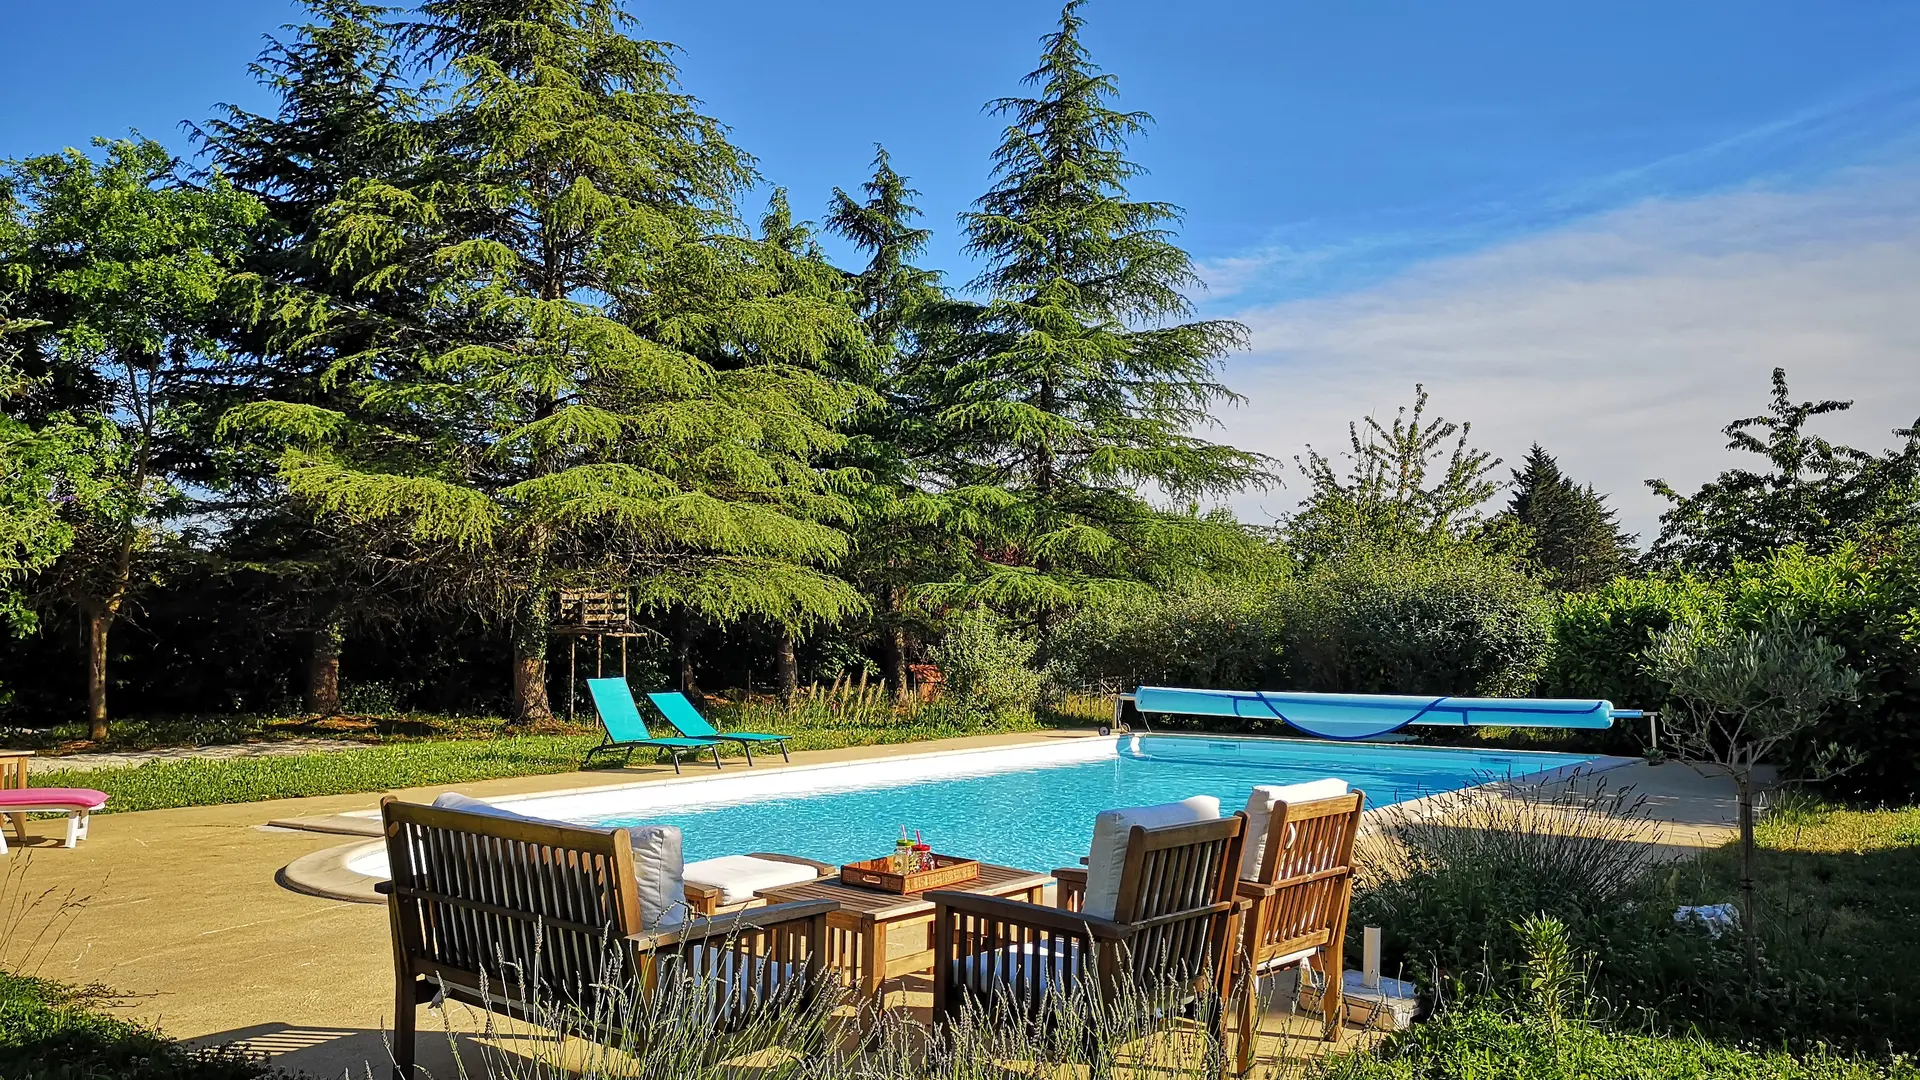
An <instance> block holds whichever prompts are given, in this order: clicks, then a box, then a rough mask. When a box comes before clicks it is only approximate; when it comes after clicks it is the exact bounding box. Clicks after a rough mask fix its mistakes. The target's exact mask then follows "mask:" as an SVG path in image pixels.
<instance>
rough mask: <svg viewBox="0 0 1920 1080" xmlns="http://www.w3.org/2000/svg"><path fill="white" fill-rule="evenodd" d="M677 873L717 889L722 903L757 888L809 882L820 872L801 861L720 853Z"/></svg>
mask: <svg viewBox="0 0 1920 1080" xmlns="http://www.w3.org/2000/svg"><path fill="white" fill-rule="evenodd" d="M681 876H682V877H683V878H685V880H686V881H688V882H689V883H691V884H694V885H704V886H706V887H707V888H710V889H719V890H720V902H721V903H723V904H744V903H746V902H747V901H749V900H751V899H753V894H754V893H756V892H759V891H760V890H761V889H777V888H779V887H780V886H782V885H797V884H799V883H800V882H802V881H812V880H813V879H814V878H816V877H819V876H820V872H819V871H818V870H816V869H814V868H813V867H811V866H807V865H805V864H804V863H790V862H781V861H780V860H778V859H756V858H754V857H753V856H751V855H722V856H720V857H719V858H717V859H701V860H700V861H699V862H690V863H688V864H687V865H686V869H685V870H684V871H683V872H682V874H681Z"/></svg>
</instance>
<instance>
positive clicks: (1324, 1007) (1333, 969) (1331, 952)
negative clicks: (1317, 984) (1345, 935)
mask: <svg viewBox="0 0 1920 1080" xmlns="http://www.w3.org/2000/svg"><path fill="white" fill-rule="evenodd" d="M1346 952H1347V949H1346V942H1345V941H1343V940H1341V939H1340V938H1337V937H1336V938H1334V939H1333V941H1332V942H1330V943H1328V945H1327V947H1326V948H1324V949H1322V950H1320V957H1321V963H1322V972H1321V974H1322V976H1323V977H1325V979H1326V980H1327V989H1326V991H1325V992H1324V993H1322V994H1321V995H1320V1002H1321V1016H1322V1017H1324V1018H1325V1019H1326V1021H1327V1027H1326V1038H1327V1041H1328V1042H1332V1043H1337V1042H1339V1041H1340V1038H1341V1036H1342V1035H1345V1034H1346V1030H1347V995H1346V982H1347V970H1346V968H1347V956H1346Z"/></svg>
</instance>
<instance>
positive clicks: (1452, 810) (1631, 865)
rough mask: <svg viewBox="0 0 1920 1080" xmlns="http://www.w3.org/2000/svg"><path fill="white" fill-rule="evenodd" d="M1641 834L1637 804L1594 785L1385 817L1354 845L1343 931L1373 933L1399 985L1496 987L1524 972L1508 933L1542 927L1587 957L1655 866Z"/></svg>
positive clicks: (1628, 910)
mask: <svg viewBox="0 0 1920 1080" xmlns="http://www.w3.org/2000/svg"><path fill="white" fill-rule="evenodd" d="M1650 831H1651V826H1650V824H1649V821H1648V808H1647V805H1646V801H1645V800H1644V799H1642V798H1640V797H1638V796H1635V795H1634V794H1633V793H1632V792H1630V791H1621V790H1615V789H1613V788H1610V787H1609V786H1608V785H1607V783H1606V781H1605V778H1604V777H1599V776H1591V777H1585V778H1575V779H1574V780H1573V781H1571V782H1568V783H1564V784H1533V783H1524V782H1508V783H1496V784H1488V785H1484V786H1482V787H1476V788H1469V789H1466V790H1464V791H1461V792H1457V793H1455V794H1452V795H1448V796H1443V797H1441V798H1439V799H1436V800H1430V801H1423V802H1420V803H1413V804H1406V805H1405V806H1397V807H1388V808H1386V809H1385V810H1383V811H1381V812H1379V813H1377V814H1375V815H1374V816H1373V817H1372V818H1371V819H1370V820H1369V826H1368V829H1367V831H1366V832H1365V833H1363V835H1362V838H1361V841H1360V844H1359V845H1358V850H1357V853H1356V858H1355V863H1356V865H1357V866H1358V867H1359V868H1360V871H1361V874H1360V877H1359V879H1358V880H1357V882H1356V885H1355V893H1354V904H1353V919H1352V926H1353V927H1355V928H1356V929H1355V932H1356V933H1357V932H1358V931H1357V928H1358V927H1360V926H1379V927H1382V928H1383V929H1384V931H1385V941H1384V944H1385V947H1386V955H1387V956H1388V957H1389V958H1390V959H1391V961H1393V962H1397V963H1398V965H1399V966H1400V967H1401V968H1402V970H1403V971H1404V972H1406V973H1408V977H1412V978H1417V979H1419V980H1421V981H1425V982H1429V983H1432V984H1435V985H1436V986H1438V987H1440V988H1442V989H1450V990H1452V991H1454V992H1460V991H1463V990H1465V989H1467V988H1468V987H1469V984H1473V985H1478V986H1483V987H1484V986H1495V987H1498V986H1506V985H1508V984H1510V983H1511V982H1512V980H1514V979H1515V978H1516V977H1517V976H1518V973H1519V970H1520V968H1521V967H1522V966H1523V964H1524V957H1523V956H1522V954H1521V952H1520V950H1519V947H1518V943H1517V942H1516V941H1515V939H1514V937H1513V935H1512V934H1511V933H1509V932H1508V928H1509V927H1510V926H1512V925H1513V924H1515V923H1519V922H1521V921H1523V920H1525V919H1527V918H1528V917H1530V916H1535V915H1547V916H1551V917H1553V918H1555V919H1558V920H1560V921H1561V922H1562V923H1563V924H1565V925H1566V926H1568V927H1571V928H1572V932H1573V933H1574V936H1575V937H1576V939H1578V940H1581V941H1583V942H1585V943H1587V944H1588V945H1590V946H1591V945H1597V944H1599V943H1601V942H1603V941H1605V940H1606V939H1607V937H1608V936H1609V934H1610V933H1611V932H1612V930H1613V928H1614V927H1616V926H1617V925H1618V924H1619V923H1620V920H1621V918H1622V916H1623V915H1628V916H1632V915H1633V911H1634V905H1635V902H1636V899H1637V897H1638V895H1639V893H1640V892H1641V891H1642V890H1643V889H1644V887H1645V882H1646V880H1647V877H1648V875H1649V873H1650V872H1651V871H1652V870H1653V869H1654V868H1655V867H1656V866H1657V865H1658V863H1659V859H1660V853H1659V850H1658V849H1657V848H1655V847H1653V846H1652V845H1650V844H1648V843H1645V842H1643V841H1644V839H1645V838H1646V837H1647V836H1648V835H1649V833H1650Z"/></svg>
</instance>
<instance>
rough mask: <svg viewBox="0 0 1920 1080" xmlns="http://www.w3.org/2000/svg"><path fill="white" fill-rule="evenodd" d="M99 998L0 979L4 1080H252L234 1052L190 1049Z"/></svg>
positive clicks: (256, 1073)
mask: <svg viewBox="0 0 1920 1080" xmlns="http://www.w3.org/2000/svg"><path fill="white" fill-rule="evenodd" d="M108 1004H109V1001H108V999H107V997H106V995H104V994H103V993H101V992H98V991H89V990H83V989H76V988H74V987H68V986H62V985H60V984H58V983H53V982H49V981H47V980H45V979H37V978H31V977H28V976H23V975H15V974H10V973H8V972H5V971H0V1076H5V1077H7V1078H8V1080H255V1078H256V1077H264V1076H266V1075H268V1070H267V1068H266V1067H265V1066H264V1065H262V1064H260V1063H259V1062H258V1061H255V1060H251V1059H249V1058H248V1057H246V1056H245V1055H244V1054H242V1053H239V1052H237V1051H230V1050H217V1049H216V1050H200V1049H188V1048H187V1047H185V1046H183V1045H181V1044H180V1043H177V1042H174V1041H172V1040H170V1039H167V1038H166V1037H164V1036H162V1035H161V1034H160V1033H159V1032H157V1031H154V1030H153V1029H151V1028H149V1027H145V1026H143V1025H140V1024H134V1023H129V1022H128V1021H125V1020H121V1019H118V1018H117V1017H113V1016H110V1015H108V1014H107V1013H106V1012H105V1008H106V1006H107V1005H108Z"/></svg>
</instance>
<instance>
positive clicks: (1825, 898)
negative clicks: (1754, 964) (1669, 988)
mask: <svg viewBox="0 0 1920 1080" xmlns="http://www.w3.org/2000/svg"><path fill="white" fill-rule="evenodd" d="M1755 840H1756V842H1757V845H1758V849H1759V850H1758V853H1757V854H1758V858H1757V865H1756V884H1757V898H1756V899H1757V905H1758V910H1757V911H1755V912H1753V913H1751V916H1750V917H1751V918H1752V919H1753V920H1754V923H1753V924H1754V926H1755V928H1756V930H1757V932H1758V933H1759V934H1760V942H1761V953H1762V959H1763V965H1764V972H1763V977H1762V981H1761V985H1760V986H1758V987H1752V988H1744V989H1743V991H1742V993H1741V1001H1740V1003H1739V1007H1740V1008H1741V1009H1742V1010H1744V1009H1746V1008H1751V1009H1752V1010H1753V1011H1754V1013H1755V1016H1756V1018H1758V1017H1760V1016H1765V1017H1772V1018H1773V1019H1772V1020H1771V1022H1769V1023H1767V1024H1765V1025H1763V1026H1756V1025H1755V1024H1753V1023H1751V1022H1748V1023H1744V1024H1743V1026H1744V1027H1746V1028H1747V1029H1748V1030H1750V1031H1752V1033H1753V1034H1754V1035H1755V1036H1756V1037H1779V1038H1786V1039H1792V1040H1795V1041H1800V1042H1805V1041H1809V1040H1812V1039H1825V1040H1827V1041H1830V1042H1834V1043H1841V1044H1846V1045H1852V1046H1856V1047H1859V1048H1861V1049H1865V1050H1870V1051H1879V1052H1888V1051H1892V1052H1904V1053H1909V1054H1912V1053H1920V998H1917V997H1916V996H1915V995H1914V994H1913V992H1912V987H1913V978H1914V974H1915V972H1920V808H1907V809H1880V810H1864V809H1849V808H1843V807H1836V806H1822V805H1816V804H1809V803H1807V802H1804V801H1797V800H1795V801H1789V802H1788V803H1787V804H1786V805H1784V806H1783V807H1782V808H1780V809H1779V810H1776V811H1775V812H1773V813H1772V814H1769V815H1768V816H1767V817H1766V818H1764V819H1763V820H1762V821H1761V822H1760V823H1759V825H1758V827H1757V828H1756V830H1755ZM1676 874H1677V875H1678V876H1679V878H1680V879H1681V880H1680V882H1679V886H1680V891H1679V893H1678V895H1680V896H1683V897H1686V898H1687V899H1688V902H1695V903H1699V902H1736V903H1737V902H1738V901H1739V899H1740V887H1739V886H1740V860H1739V851H1738V849H1737V848H1736V847H1734V846H1731V845H1730V846H1728V847H1725V848H1722V849H1720V850H1717V851H1714V852H1710V853H1708V854H1707V855H1706V856H1705V857H1703V858H1702V859H1701V860H1700V861H1699V863H1698V864H1697V865H1695V866H1693V867H1683V868H1680V869H1679V870H1677V871H1676ZM1695 875H1697V877H1696V876H1695ZM1736 1015H1737V1013H1736Z"/></svg>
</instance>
